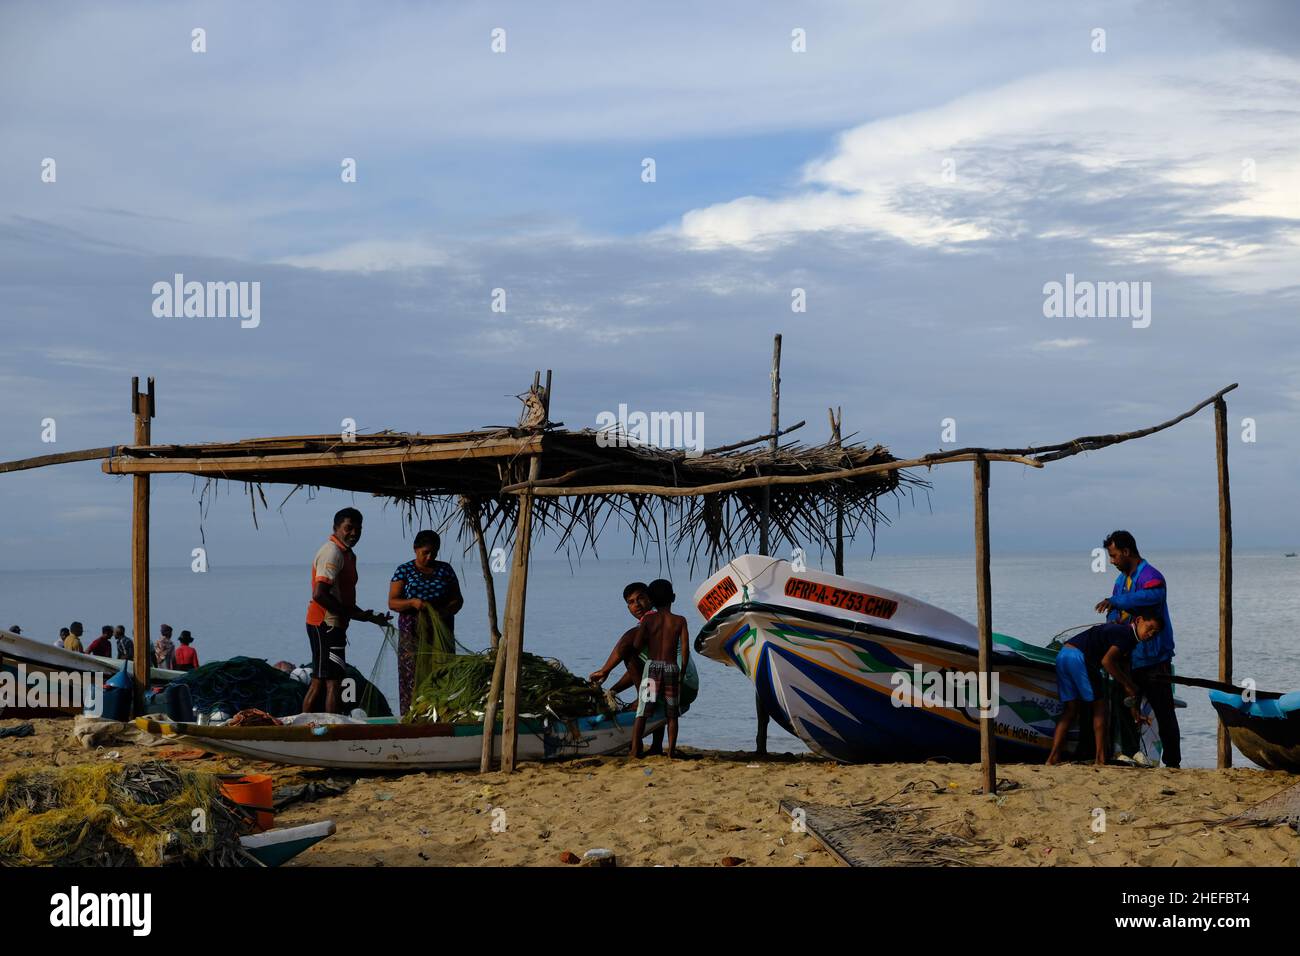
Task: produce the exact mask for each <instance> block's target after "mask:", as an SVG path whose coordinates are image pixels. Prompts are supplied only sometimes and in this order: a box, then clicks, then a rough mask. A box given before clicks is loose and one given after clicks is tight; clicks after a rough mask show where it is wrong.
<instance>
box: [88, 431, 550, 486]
mask: <svg viewBox="0 0 1300 956" xmlns="http://www.w3.org/2000/svg"><path fill="white" fill-rule="evenodd" d="M541 447H542V436H541V435H530V436H526V437H523V438H501V439H493V440H492V441H488V442H445V443H439V444H430V445H411V446H409V447H402V448H365V449H359V450H356V451H335V452H308V453H306V454H289V455H232V456H226V457H217V458H170V457H156V458H137V457H134V456H132V455H117V456H115V457H113V458H109V459H108V460H107V461H105V462H104V466H103V467H104V471H105V472H106V473H107V474H110V475H140V474H190V475H214V476H219V477H237V476H239V475H242V474H250V473H260V472H270V471H302V470H305V469H311V468H337V467H359V468H360V467H372V466H375V465H401V464H411V463H412V462H426V461H453V460H459V459H464V458H511V457H514V456H516V455H530V454H537V453H538V452H540V451H541ZM147 450H148V449H147V447H133V448H132V449H131V451H133V452H137V453H138V452H142V451H147Z"/></svg>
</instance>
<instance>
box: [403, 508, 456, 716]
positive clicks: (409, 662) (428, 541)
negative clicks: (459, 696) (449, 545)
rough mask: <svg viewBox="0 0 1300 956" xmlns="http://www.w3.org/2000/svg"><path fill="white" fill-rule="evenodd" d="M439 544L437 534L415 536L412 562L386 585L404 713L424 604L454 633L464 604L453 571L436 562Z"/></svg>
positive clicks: (404, 566)
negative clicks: (395, 633) (417, 623)
mask: <svg viewBox="0 0 1300 956" xmlns="http://www.w3.org/2000/svg"><path fill="white" fill-rule="evenodd" d="M441 544H442V542H441V540H440V539H439V538H438V532H436V531H421V532H420V533H419V534H417V535H416V536H415V559H414V560H412V561H407V562H406V563H405V564H403V565H399V566H398V568H397V570H396V571H394V572H393V581H392V583H391V584H390V585H389V586H388V608H389V610H392V611H396V612H398V618H397V630H398V637H397V696H398V701H399V703H400V705H401V708H402V711H401V712H402V713H403V714H405V713H406V712H407V711H408V710H409V709H410V707H411V698H412V696H413V691H414V688H413V686H412V685H413V684H414V683H415V649H416V637H415V621H416V618H417V617H418V616H419V613H420V610H421V608H423V607H424V606H425V605H426V604H428V605H429V606H431V607H432V608H433V610H435V611H436V612H438V614H439V615H440V616H441V617H442V619H443V620H444V621H446V622H447V627H448V629H450V630H451V631H453V632H454V631H455V630H456V618H455V615H456V612H457V611H459V610H460V609H461V607H462V606H463V605H464V604H465V599H464V598H463V597H462V596H461V593H460V582H459V581H458V580H456V572H455V571H454V570H452V567H451V565H450V564H448V563H447V562H445V561H438V560H436V559H437V557H438V548H439V546H440V545H441Z"/></svg>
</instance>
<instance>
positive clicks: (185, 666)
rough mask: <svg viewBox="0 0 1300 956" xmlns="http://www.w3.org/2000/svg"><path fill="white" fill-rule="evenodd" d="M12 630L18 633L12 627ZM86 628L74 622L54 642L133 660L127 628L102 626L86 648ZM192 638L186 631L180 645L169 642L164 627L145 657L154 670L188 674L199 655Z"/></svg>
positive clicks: (71, 648)
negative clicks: (83, 640)
mask: <svg viewBox="0 0 1300 956" xmlns="http://www.w3.org/2000/svg"><path fill="white" fill-rule="evenodd" d="M11 630H12V631H13V632H14V633H15V634H21V633H22V631H20V630H19V629H18V627H17V625H15V626H14V627H13V628H11ZM84 634H85V628H84V626H83V625H82V623H81V622H80V621H73V622H72V623H71V624H69V625H68V626H67V627H61V628H59V637H58V640H56V641H55V642H54V643H55V644H57V645H58V646H59V647H62V648H64V649H66V650H69V651H76V652H77V653H79V654H94V655H95V656H96V657H111V658H114V659H116V660H119V661H133V660H135V641H134V640H132V639H131V637H130V636H129V635H128V634H127V633H126V625H125V624H119V625H117V626H116V627H113V626H112V625H111V624H105V625H104V626H103V627H102V628H100V630H99V637H97V638H95V639H94V640H93V641H91V642H90V645H89V646H85V645H84V644H83V643H82V637H83V636H84ZM193 643H194V638H193V636H192V635H191V634H190V632H189V631H181V636H180V646H179V647H177V646H176V645H175V644H173V643H172V629H171V625H169V624H164V625H163V626H162V627H161V628H160V629H159V636H158V640H157V641H156V642H155V643H153V644H151V645H150V646H149V648H148V655H149V657H150V658H151V659H152V661H153V666H154V667H161V668H163V669H165V670H177V671H191V670H194V668H196V667H198V666H199V655H198V652H197V651H195V650H194V648H193V647H191V645H192V644H193Z"/></svg>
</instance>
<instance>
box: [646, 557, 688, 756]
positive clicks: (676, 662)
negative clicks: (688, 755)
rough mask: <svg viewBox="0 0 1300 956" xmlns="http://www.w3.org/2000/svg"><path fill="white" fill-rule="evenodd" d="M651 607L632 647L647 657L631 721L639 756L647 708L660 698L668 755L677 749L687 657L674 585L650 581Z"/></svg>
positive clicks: (663, 581)
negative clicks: (634, 713)
mask: <svg viewBox="0 0 1300 956" xmlns="http://www.w3.org/2000/svg"><path fill="white" fill-rule="evenodd" d="M648 591H649V594H650V602H651V603H652V604H653V605H654V611H653V612H651V613H649V614H646V615H645V616H644V617H643V618H641V623H640V624H638V625H637V629H636V635H635V636H634V637H633V638H632V647H633V648H634V649H635V650H636V651H638V652H639V651H641V650H642V649H644V650H645V651H646V653H647V655H648V656H649V658H650V661H649V663H648V664H646V667H645V676H644V677H642V679H641V692H640V694H638V695H637V705H636V722H635V723H634V724H633V725H632V756H633V757H640V756H641V738H642V737H643V736H644V735H645V721H646V713H647V711H650V712H653V711H654V708H655V706H656V705H657V704H658V703H659V702H660V701H663V705H664V712H665V714H666V715H667V717H668V758H669V759H670V760H671V759H673V758H674V757H675V756H676V751H677V718H678V715H679V713H680V711H679V707H680V701H681V691H682V672H683V671H684V670H685V669H686V662H687V660H689V658H690V640H689V635H688V633H687V629H686V618H684V617H682V616H681V615H680V614H674V613H672V610H671V608H672V605H673V601H674V600H675V599H676V597H677V595H675V594H674V593H673V586H672V584H671V583H670V582H668V581H665V580H663V579H662V578H660V579H658V580H656V581H651V582H650V586H649V588H648Z"/></svg>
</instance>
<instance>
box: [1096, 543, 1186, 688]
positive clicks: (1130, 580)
mask: <svg viewBox="0 0 1300 956" xmlns="http://www.w3.org/2000/svg"><path fill="white" fill-rule="evenodd" d="M1110 603H1111V610H1110V613H1108V614H1107V615H1106V620H1108V621H1116V622H1121V623H1127V622H1129V621H1131V620H1132V617H1133V615H1131V614H1130V613H1129V611H1132V610H1133V609H1134V608H1139V607H1154V608H1156V609H1157V611H1158V613H1159V615H1160V633H1159V634H1157V635H1156V636H1155V637H1153V638H1151V640H1149V641H1142V642H1140V643H1139V644H1138V646H1137V648H1136V649H1135V650H1134V651H1133V667H1134V669H1136V668H1139V667H1152V666H1154V665H1156V664H1163V663H1164V662H1166V661H1171V660H1173V658H1174V625H1173V622H1172V621H1170V620H1169V601H1168V588H1167V586H1166V585H1165V576H1164V575H1163V574H1161V573H1160V572H1159V571H1157V570H1156V569H1155V568H1154V567H1152V566H1151V565H1149V564H1147V563H1146V561H1139V562H1138V566H1137V567H1136V568H1134V569H1133V573H1132V574H1121V575H1119V576H1118V577H1117V578H1115V587H1114V589H1113V590H1112V591H1111V595H1110Z"/></svg>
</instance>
